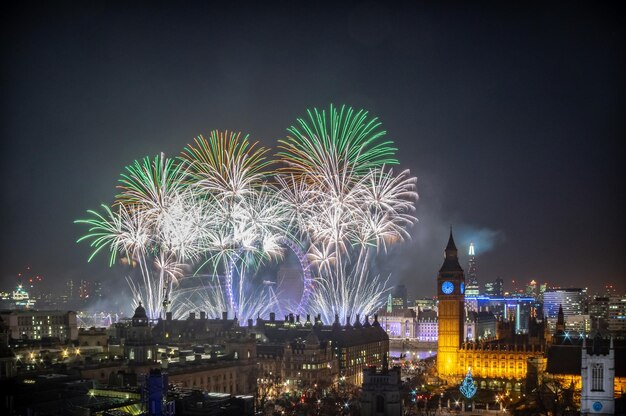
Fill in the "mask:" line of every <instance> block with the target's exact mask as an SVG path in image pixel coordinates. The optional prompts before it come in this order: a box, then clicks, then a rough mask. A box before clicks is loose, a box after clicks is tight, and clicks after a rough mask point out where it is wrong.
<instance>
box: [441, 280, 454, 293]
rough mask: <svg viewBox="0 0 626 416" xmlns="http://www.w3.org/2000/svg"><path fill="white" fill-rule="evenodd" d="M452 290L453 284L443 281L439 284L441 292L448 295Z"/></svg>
mask: <svg viewBox="0 0 626 416" xmlns="http://www.w3.org/2000/svg"><path fill="white" fill-rule="evenodd" d="M453 290H454V283H452V282H448V281H445V282H443V283H442V284H441V291H442V292H443V293H445V294H446V295H449V294H450V293H452V291H453Z"/></svg>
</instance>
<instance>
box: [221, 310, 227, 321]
mask: <svg viewBox="0 0 626 416" xmlns="http://www.w3.org/2000/svg"><path fill="white" fill-rule="evenodd" d="M227 319H228V312H222V321H225V320H227Z"/></svg>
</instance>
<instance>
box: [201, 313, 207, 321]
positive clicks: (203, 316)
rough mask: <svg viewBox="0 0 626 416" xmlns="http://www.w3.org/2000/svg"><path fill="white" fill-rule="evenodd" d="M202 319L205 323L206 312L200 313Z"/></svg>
mask: <svg viewBox="0 0 626 416" xmlns="http://www.w3.org/2000/svg"><path fill="white" fill-rule="evenodd" d="M200 319H202V320H203V321H204V320H205V319H206V312H205V311H200Z"/></svg>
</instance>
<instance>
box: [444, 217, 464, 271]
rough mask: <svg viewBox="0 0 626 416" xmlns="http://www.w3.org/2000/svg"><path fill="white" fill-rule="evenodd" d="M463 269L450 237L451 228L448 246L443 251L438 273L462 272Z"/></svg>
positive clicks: (452, 238) (452, 239)
mask: <svg viewBox="0 0 626 416" xmlns="http://www.w3.org/2000/svg"><path fill="white" fill-rule="evenodd" d="M462 271H463V269H462V268H461V265H460V264H459V251H458V250H457V248H456V244H454V237H453V236H452V226H451V227H450V238H448V245H446V249H445V251H444V261H443V265H442V266H441V269H440V270H439V272H462Z"/></svg>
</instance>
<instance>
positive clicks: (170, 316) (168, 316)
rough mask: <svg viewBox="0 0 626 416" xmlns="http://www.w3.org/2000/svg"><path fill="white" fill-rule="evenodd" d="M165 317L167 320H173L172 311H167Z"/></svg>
mask: <svg viewBox="0 0 626 416" xmlns="http://www.w3.org/2000/svg"><path fill="white" fill-rule="evenodd" d="M165 319H166V320H167V321H171V320H172V312H165Z"/></svg>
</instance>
